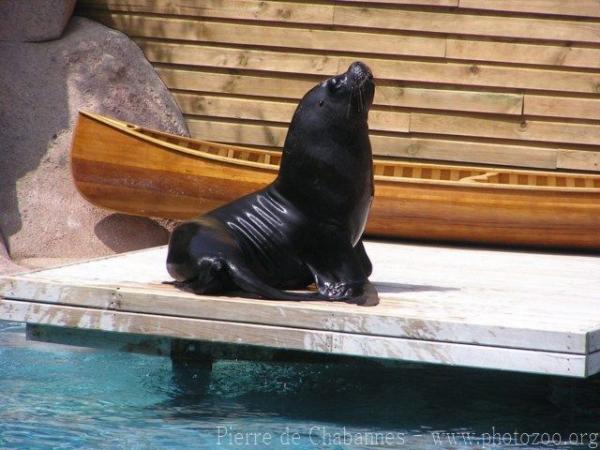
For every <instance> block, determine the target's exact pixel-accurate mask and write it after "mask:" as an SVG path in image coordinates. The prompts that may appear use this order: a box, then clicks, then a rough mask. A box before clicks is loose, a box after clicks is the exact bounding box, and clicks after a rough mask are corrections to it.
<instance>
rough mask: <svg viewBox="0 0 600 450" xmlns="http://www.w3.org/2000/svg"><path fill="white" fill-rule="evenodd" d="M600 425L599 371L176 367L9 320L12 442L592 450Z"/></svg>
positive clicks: (4, 422) (6, 410) (2, 349)
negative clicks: (577, 376) (35, 335)
mask: <svg viewBox="0 0 600 450" xmlns="http://www.w3.org/2000/svg"><path fill="white" fill-rule="evenodd" d="M599 432H600V380H599V379H598V378H596V379H592V380H570V379H566V378H556V377H545V376H536V375H526V374H514V373H508V372H496V371H482V370H473V369H462V368H448V367H441V366H433V365H417V364H394V365H391V366H390V365H382V364H379V363H373V362H368V361H366V362H362V363H357V362H356V361H349V362H347V363H327V364H325V363H260V362H243V361H239V362H238V361H218V362H217V363H216V364H215V365H214V367H213V371H212V373H211V374H209V373H207V372H203V371H198V372H195V373H185V374H182V373H179V374H178V376H174V372H173V371H172V368H171V361H170V359H168V358H162V357H153V356H145V355H135V354H128V353H118V352H110V351H96V350H88V349H80V348H77V347H67V346H58V345H52V344H43V343H35V342H28V341H26V340H25V326H24V325H23V324H18V323H9V322H2V321H0V449H32V450H33V449H44V450H46V449H71V448H77V449H236V448H244V449H247V448H255V449H267V448H276V449H298V450H304V449H362V448H389V449H419V450H420V449H424V450H429V449H475V448H498V449H499V448H511V449H524V448H535V449H545V448H548V449H581V448H598V446H599V445H600V438H599V437H598V433H599ZM527 441H528V442H529V444H528V445H527V444H526V442H527Z"/></svg>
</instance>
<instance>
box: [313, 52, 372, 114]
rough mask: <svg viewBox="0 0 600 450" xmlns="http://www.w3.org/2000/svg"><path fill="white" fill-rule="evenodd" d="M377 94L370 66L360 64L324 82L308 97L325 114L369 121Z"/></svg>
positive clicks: (354, 64)
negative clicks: (368, 117)
mask: <svg viewBox="0 0 600 450" xmlns="http://www.w3.org/2000/svg"><path fill="white" fill-rule="evenodd" d="M374 94H375V83H374V82H373V73H372V72H371V69H369V67H368V66H367V65H366V64H364V63H362V62H360V61H356V62H353V63H352V64H350V67H348V70H346V72H344V73H342V74H340V75H336V76H334V77H331V78H329V79H328V80H325V81H323V82H322V83H320V84H319V85H318V86H317V87H316V88H315V89H314V90H313V91H311V92H309V94H307V97H310V100H312V101H314V104H313V106H314V107H316V108H319V109H321V110H322V113H323V114H325V115H330V114H332V113H334V114H335V115H336V116H340V112H342V113H343V114H341V115H342V118H343V119H344V120H347V121H354V120H365V121H366V119H367V116H368V113H369V109H370V108H371V105H372V104H373V96H374ZM305 100H309V99H306V98H305ZM311 103H312V102H311Z"/></svg>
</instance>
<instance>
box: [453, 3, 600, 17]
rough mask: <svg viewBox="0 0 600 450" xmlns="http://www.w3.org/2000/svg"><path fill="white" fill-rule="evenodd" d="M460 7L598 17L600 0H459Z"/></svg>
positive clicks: (599, 15)
mask: <svg viewBox="0 0 600 450" xmlns="http://www.w3.org/2000/svg"><path fill="white" fill-rule="evenodd" d="M460 7H461V8H474V9H487V10H494V11H502V12H506V11H512V12H525V13H535V14H556V15H566V16H581V17H600V0H575V1H573V0H460Z"/></svg>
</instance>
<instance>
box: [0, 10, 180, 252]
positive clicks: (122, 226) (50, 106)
mask: <svg viewBox="0 0 600 450" xmlns="http://www.w3.org/2000/svg"><path fill="white" fill-rule="evenodd" d="M0 60H1V61H2V65H0V92H2V95H0V130H2V132H1V133H0V231H1V232H2V233H3V235H4V237H5V239H6V240H7V243H8V248H9V249H10V253H11V256H12V258H13V260H14V261H16V262H20V261H21V262H26V261H28V260H31V259H32V258H33V259H36V258H90V257H96V256H103V255H107V254H111V253H114V252H123V251H128V250H134V249H139V248H144V247H149V246H153V245H160V244H164V243H166V242H167V239H168V231H169V226H170V224H169V223H168V222H166V221H160V220H150V219H146V218H139V217H128V216H123V215H119V214H112V213H110V212H107V211H104V210H100V209H98V208H96V207H94V206H92V205H91V204H89V203H87V202H86V201H85V200H84V199H83V198H82V197H81V196H80V195H79V194H78V193H77V191H76V189H75V186H74V184H73V182H72V180H71V174H70V167H69V150H70V148H69V147H70V142H71V136H72V129H73V126H74V123H75V120H76V117H77V113H78V111H79V110H80V109H85V110H89V111H92V112H97V113H99V114H105V115H109V116H113V117H116V118H119V119H122V120H126V121H129V122H133V123H136V124H140V125H144V126H148V127H150V128H155V129H159V130H163V131H167V132H171V133H176V134H180V135H185V136H189V133H188V131H187V128H186V125H185V122H184V119H183V116H182V114H181V112H180V111H179V108H178V107H177V105H176V103H175V102H174V100H173V98H172V97H171V94H170V93H169V91H168V90H167V88H166V87H165V86H164V84H163V83H162V82H161V80H160V79H159V78H158V76H157V74H156V72H155V71H154V69H153V67H152V66H151V65H150V64H149V63H148V61H147V60H146V59H145V57H144V55H143V53H142V52H141V50H140V49H139V47H137V46H136V45H135V44H134V43H133V42H132V41H131V40H130V39H129V38H128V37H126V36H125V35H124V34H122V33H120V32H117V31H114V30H112V29H110V28H107V27H105V26H103V25H100V24H98V23H96V22H93V21H90V20H87V19H83V18H78V17H74V18H73V19H72V20H71V22H70V23H69V25H68V26H67V28H66V30H65V33H64V35H63V37H62V38H61V39H59V40H54V41H48V42H44V43H15V42H0Z"/></svg>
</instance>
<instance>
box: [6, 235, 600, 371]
mask: <svg viewBox="0 0 600 450" xmlns="http://www.w3.org/2000/svg"><path fill="white" fill-rule="evenodd" d="M367 251H368V253H369V255H370V256H371V259H372V260H373V265H374V273H373V276H372V277H371V279H372V280H373V281H374V283H375V285H376V286H377V288H378V290H379V292H380V296H381V298H382V301H381V304H380V305H379V306H377V307H372V308H365V307H359V306H354V305H348V304H345V303H330V302H302V303H295V302H293V303H290V302H275V301H265V300H252V299H240V298H228V297H200V296H194V295H192V294H187V293H183V292H180V291H178V290H176V289H175V288H173V287H172V286H169V285H161V281H163V280H168V279H169V276H168V274H167V272H166V270H165V268H164V261H165V255H166V248H165V247H159V248H153V249H148V250H143V251H139V252H133V253H128V254H123V255H118V256H113V257H109V258H104V259H99V260H94V261H89V262H84V263H79V264H74V265H70V266H65V267H62V268H57V269H50V270H42V271H37V272H30V273H27V274H22V275H19V276H14V277H5V278H0V297H2V299H1V300H0V319H3V320H14V321H23V322H27V323H31V324H43V325H54V326H58V327H69V328H78V329H84V330H102V331H105V332H111V333H115V334H112V335H111V339H113V340H114V339H116V338H118V336H119V335H118V334H117V333H134V334H138V335H152V336H158V337H172V338H184V339H194V340H203V341H215V342H228V343H245V344H254V345H260V346H267V347H276V348H287V349H295V350H307V351H312V352H326V353H335V354H348V355H359V356H369V357H378V358H389V359H398V360H407V361H419V362H430V363H438V364H447V365H460V366H471V367H481V368H491V369H503V370H514V371H524V372H534V373H545V374H554V375H566V376H575V377H585V376H589V375H592V374H595V373H597V372H600V258H599V257H595V256H581V255H577V256H572V255H558V254H543V253H527V252H514V251H492V250H481V249H463V248H451V247H436V246H419V245H408V244H390V243H379V242H369V243H367ZM121 336H123V338H124V340H126V338H127V335H121Z"/></svg>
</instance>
